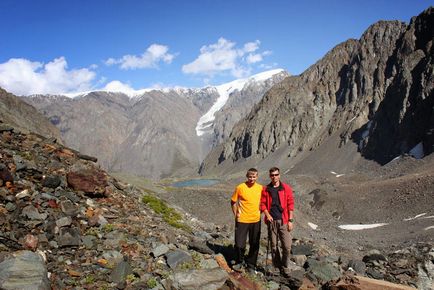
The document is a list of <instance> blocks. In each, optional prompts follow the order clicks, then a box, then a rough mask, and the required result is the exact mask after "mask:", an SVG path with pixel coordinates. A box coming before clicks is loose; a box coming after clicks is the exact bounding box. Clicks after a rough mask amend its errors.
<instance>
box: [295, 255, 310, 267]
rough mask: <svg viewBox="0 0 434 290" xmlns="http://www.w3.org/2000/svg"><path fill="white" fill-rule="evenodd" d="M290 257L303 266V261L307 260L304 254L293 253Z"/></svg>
mask: <svg viewBox="0 0 434 290" xmlns="http://www.w3.org/2000/svg"><path fill="white" fill-rule="evenodd" d="M292 259H293V260H294V262H295V263H296V264H297V265H298V266H300V267H303V266H304V263H306V261H307V257H306V256H305V255H293V256H292Z"/></svg>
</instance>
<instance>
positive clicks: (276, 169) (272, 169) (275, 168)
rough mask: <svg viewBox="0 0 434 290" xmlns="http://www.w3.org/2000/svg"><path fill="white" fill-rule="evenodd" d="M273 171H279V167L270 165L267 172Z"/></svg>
mask: <svg viewBox="0 0 434 290" xmlns="http://www.w3.org/2000/svg"><path fill="white" fill-rule="evenodd" d="M274 171H279V173H280V169H279V168H278V167H271V168H270V170H268V173H271V172H274Z"/></svg>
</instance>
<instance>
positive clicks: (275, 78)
mask: <svg viewBox="0 0 434 290" xmlns="http://www.w3.org/2000/svg"><path fill="white" fill-rule="evenodd" d="M287 76H288V73H286V72H285V71H283V70H273V71H270V72H265V73H262V74H259V75H255V76H252V77H250V78H246V79H242V80H236V81H234V82H231V83H229V84H223V85H221V86H217V87H205V88H200V89H191V88H173V89H161V90H142V91H138V93H137V94H136V93H135V92H128V94H126V93H122V92H104V91H96V92H86V93H82V94H76V95H74V96H73V98H71V97H66V96H52V95H35V96H30V97H24V98H23V100H25V101H26V102H28V103H30V104H32V105H33V106H35V107H36V108H38V109H39V110H40V111H41V112H43V113H44V115H45V116H47V117H48V118H49V119H50V120H51V122H52V123H53V124H55V125H56V126H57V127H58V128H59V129H60V131H61V133H62V137H63V139H64V140H65V143H66V144H67V145H68V146H70V147H72V148H74V149H77V150H79V151H81V152H84V153H85V154H88V155H92V156H96V157H98V160H99V162H100V163H101V165H102V166H103V167H104V168H106V169H108V170H111V171H123V172H128V173H133V174H137V175H143V176H147V177H151V178H161V177H165V176H170V175H173V174H176V175H184V174H194V173H195V172H197V170H198V167H199V165H200V163H201V161H202V160H203V158H204V157H205V155H206V154H207V153H208V151H209V150H210V149H211V148H213V146H215V145H216V144H219V143H220V142H221V141H222V140H223V139H224V137H225V136H226V135H227V134H229V132H230V131H231V129H232V126H233V125H234V124H235V122H237V121H238V120H239V119H241V118H242V117H243V116H244V115H246V114H247V113H248V112H249V110H250V109H251V107H252V106H253V104H255V103H257V102H258V101H259V100H260V99H261V98H262V96H263V95H264V93H265V92H266V91H267V90H268V89H270V88H271V87H272V86H273V85H274V84H276V83H278V82H279V81H281V80H282V79H284V78H285V77H287ZM222 90H226V91H225V96H224V98H225V100H223V101H222V98H221V94H222ZM216 102H219V103H218V104H217V105H216ZM213 106H214V107H213ZM216 108H217V109H216ZM210 110H214V111H211V112H210ZM223 112H224V113H223ZM205 115H206V116H205ZM204 116H205V117H204ZM201 120H202V121H203V120H205V121H204V123H202V125H204V124H205V123H206V128H205V130H202V131H200V130H199V131H200V133H199V131H198V127H199V126H200V122H201Z"/></svg>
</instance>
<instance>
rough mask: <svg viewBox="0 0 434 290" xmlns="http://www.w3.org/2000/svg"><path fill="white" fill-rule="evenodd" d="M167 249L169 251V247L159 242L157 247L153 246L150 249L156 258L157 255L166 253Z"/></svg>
mask: <svg viewBox="0 0 434 290" xmlns="http://www.w3.org/2000/svg"><path fill="white" fill-rule="evenodd" d="M168 251H169V247H168V246H166V245H164V244H161V245H158V246H157V247H155V248H154V249H153V250H152V252H151V254H152V255H153V256H154V257H155V258H157V257H159V256H161V255H164V254H166V253H167V252H168Z"/></svg>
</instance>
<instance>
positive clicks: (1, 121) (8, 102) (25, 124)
mask: <svg viewBox="0 0 434 290" xmlns="http://www.w3.org/2000/svg"><path fill="white" fill-rule="evenodd" d="M8 125H12V126H13V127H15V128H16V129H20V130H23V131H25V132H28V131H32V132H35V133H38V134H40V135H43V136H46V137H54V138H57V139H58V141H59V142H61V140H60V132H59V129H57V128H56V127H55V126H53V124H51V123H50V122H49V121H48V120H47V118H46V117H44V115H43V114H41V113H40V112H38V111H37V110H36V109H35V108H34V107H33V106H31V105H29V104H27V103H26V102H23V101H22V100H21V99H20V98H18V97H17V96H14V95H13V94H10V93H8V92H6V91H5V90H3V89H2V88H0V127H2V129H1V130H4V129H5V126H8Z"/></svg>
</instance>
